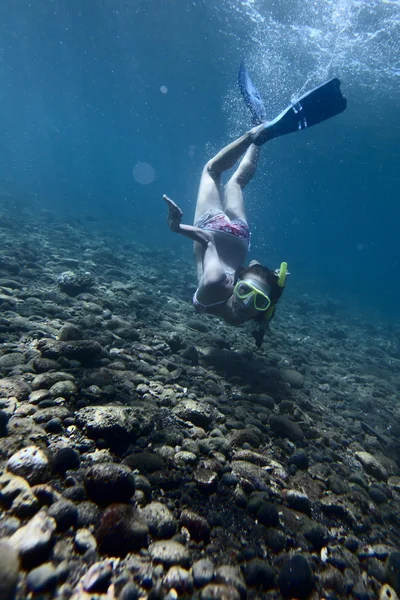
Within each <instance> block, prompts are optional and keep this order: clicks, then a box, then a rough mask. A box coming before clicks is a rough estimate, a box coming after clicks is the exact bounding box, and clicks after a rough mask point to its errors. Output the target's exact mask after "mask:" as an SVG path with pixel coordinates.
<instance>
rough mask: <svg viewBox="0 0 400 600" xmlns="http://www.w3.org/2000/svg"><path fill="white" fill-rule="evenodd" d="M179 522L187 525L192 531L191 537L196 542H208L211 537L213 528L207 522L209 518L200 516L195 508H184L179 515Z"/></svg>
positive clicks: (184, 525)
mask: <svg viewBox="0 0 400 600" xmlns="http://www.w3.org/2000/svg"><path fill="white" fill-rule="evenodd" d="M179 523H180V525H181V526H182V527H186V529H187V530H188V531H189V533H190V537H191V538H192V539H193V540H194V541H195V542H200V541H204V542H208V540H209V539H210V531H211V530H210V526H209V524H208V523H207V519H205V518H204V517H202V516H200V515H199V514H197V513H196V512H194V511H193V510H188V509H185V510H183V511H182V512H181V515H180V517H179Z"/></svg>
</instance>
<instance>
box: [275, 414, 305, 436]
mask: <svg viewBox="0 0 400 600" xmlns="http://www.w3.org/2000/svg"><path fill="white" fill-rule="evenodd" d="M269 425H270V427H271V429H272V431H273V432H274V433H276V435H278V436H279V437H282V438H288V439H289V440H290V441H291V442H298V441H301V440H303V439H304V433H303V432H302V430H301V428H300V427H299V426H298V425H297V424H296V423H294V422H293V421H291V420H290V419H288V418H287V417H283V416H282V415H271V416H270V419H269Z"/></svg>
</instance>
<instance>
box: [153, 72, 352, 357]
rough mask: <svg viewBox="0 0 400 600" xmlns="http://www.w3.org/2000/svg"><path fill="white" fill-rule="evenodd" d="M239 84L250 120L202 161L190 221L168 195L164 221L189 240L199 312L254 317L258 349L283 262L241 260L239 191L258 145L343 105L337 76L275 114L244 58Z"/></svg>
mask: <svg viewBox="0 0 400 600" xmlns="http://www.w3.org/2000/svg"><path fill="white" fill-rule="evenodd" d="M239 87H240V90H241V93H242V96H243V98H244V100H245V102H246V104H247V106H248V108H249V109H250V112H251V115H252V119H253V124H254V127H253V128H252V129H250V131H248V132H247V133H245V134H244V135H242V136H241V137H240V138H239V139H237V140H235V141H234V142H232V143H231V144H229V145H228V146H226V147H225V148H223V149H222V150H221V151H220V152H218V154H217V155H216V156H214V158H212V159H211V160H210V161H208V162H207V164H206V165H205V167H204V169H203V172H202V175H201V180H200V186H199V190H198V196H197V204H196V211H195V217H194V225H184V224H182V223H181V221H182V216H183V213H182V210H181V209H180V208H179V206H178V205H177V204H176V203H175V202H173V200H171V199H170V198H168V197H167V196H166V195H164V196H163V198H164V200H165V202H166V203H167V205H168V225H169V227H170V229H171V230H172V231H174V232H176V233H180V234H182V235H184V236H186V237H188V238H190V239H191V240H193V241H194V252H195V257H196V263H197V279H198V287H197V290H196V291H195V293H194V296H193V305H194V308H195V309H196V311H198V312H200V313H209V314H213V315H216V316H217V317H220V318H222V319H224V321H226V322H227V323H229V324H230V325H242V324H243V323H245V322H246V321H249V320H251V319H252V320H254V321H255V323H256V329H255V330H254V331H253V333H252V335H253V337H254V338H255V341H256V345H257V347H258V348H259V347H260V346H261V344H262V341H263V338H264V335H265V331H266V329H267V327H268V324H269V323H270V321H271V319H272V317H273V316H274V313H275V307H276V304H277V302H278V300H279V298H280V297H281V294H282V292H283V289H284V287H285V278H286V274H287V264H286V263H285V262H283V263H282V264H281V266H280V268H279V269H276V270H271V269H269V268H268V267H266V266H264V265H262V264H260V263H259V262H257V261H255V260H253V261H251V262H250V264H249V266H248V267H245V266H244V264H245V260H246V256H247V253H248V250H249V246H250V230H249V226H248V224H247V218H246V210H245V205H244V200H243V190H244V188H245V187H246V185H247V184H248V183H249V182H250V181H251V179H252V178H253V176H254V174H255V172H256V168H257V161H258V157H259V153H260V147H261V146H262V145H263V144H264V143H266V142H267V141H268V140H270V139H273V138H275V137H279V136H281V135H285V134H287V133H292V132H295V131H298V130H301V129H305V128H307V127H311V126H312V125H316V124H317V123H320V122H322V121H325V120H326V119H329V118H331V117H333V116H335V115H337V114H339V113H341V112H342V111H344V110H345V108H346V99H345V98H344V97H343V96H342V93H341V91H340V81H339V79H336V78H335V79H331V80H330V81H328V82H326V83H324V84H323V85H321V86H319V87H317V88H315V89H314V90H312V91H310V92H308V93H307V94H305V95H304V96H302V97H301V98H299V99H298V100H296V101H295V102H293V103H292V104H290V105H289V106H288V107H287V108H286V109H285V110H284V111H283V112H282V113H281V114H280V115H278V117H276V118H275V119H274V120H273V121H269V122H268V121H267V119H266V114H265V107H264V104H263V101H262V99H261V97H260V94H259V93H258V91H257V89H256V88H255V86H254V85H253V83H252V81H251V79H250V77H249V75H248V73H247V71H246V69H245V67H244V65H243V63H242V64H241V66H240V70H239ZM240 158H241V161H240V163H239V166H238V168H237V170H236V171H235V172H234V174H233V175H232V177H231V178H230V179H229V181H228V182H227V183H226V185H225V187H224V188H223V187H222V184H221V176H222V174H223V173H224V172H225V171H227V170H229V169H231V168H232V167H233V166H234V165H235V164H236V162H237V161H238V160H239V159H240Z"/></svg>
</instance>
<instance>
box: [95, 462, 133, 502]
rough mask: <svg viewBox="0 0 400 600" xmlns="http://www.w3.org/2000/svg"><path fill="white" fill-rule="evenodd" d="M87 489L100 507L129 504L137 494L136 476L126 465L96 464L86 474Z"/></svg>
mask: <svg viewBox="0 0 400 600" xmlns="http://www.w3.org/2000/svg"><path fill="white" fill-rule="evenodd" d="M85 488H86V492H87V494H88V496H89V498H90V499H91V500H93V501H94V502H96V503H97V504H99V505H100V506H105V505H107V504H112V503H113V502H128V500H130V498H132V496H133V494H134V493H135V476H134V474H133V473H132V471H131V470H130V468H129V467H127V466H126V465H117V464H114V463H105V464H96V465H94V466H93V467H90V468H89V469H88V470H87V471H86V473H85Z"/></svg>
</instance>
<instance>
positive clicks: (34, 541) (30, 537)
mask: <svg viewBox="0 0 400 600" xmlns="http://www.w3.org/2000/svg"><path fill="white" fill-rule="evenodd" d="M55 530H56V522H55V521H54V519H52V518H51V517H48V516H47V513H46V511H45V510H44V509H42V510H41V511H39V512H38V513H37V514H36V515H35V516H34V517H33V518H32V519H31V520H30V521H28V523H27V524H26V525H24V526H23V527H20V528H19V529H18V530H17V531H16V532H15V533H14V534H13V535H12V536H11V537H10V538H9V542H10V544H11V545H12V546H13V547H14V548H15V549H16V550H17V551H18V553H19V556H20V558H21V560H22V562H23V563H24V565H25V566H36V565H38V564H40V563H41V562H43V561H44V560H46V558H47V556H48V554H49V551H50V549H51V547H52V545H53V541H54V533H55Z"/></svg>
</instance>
